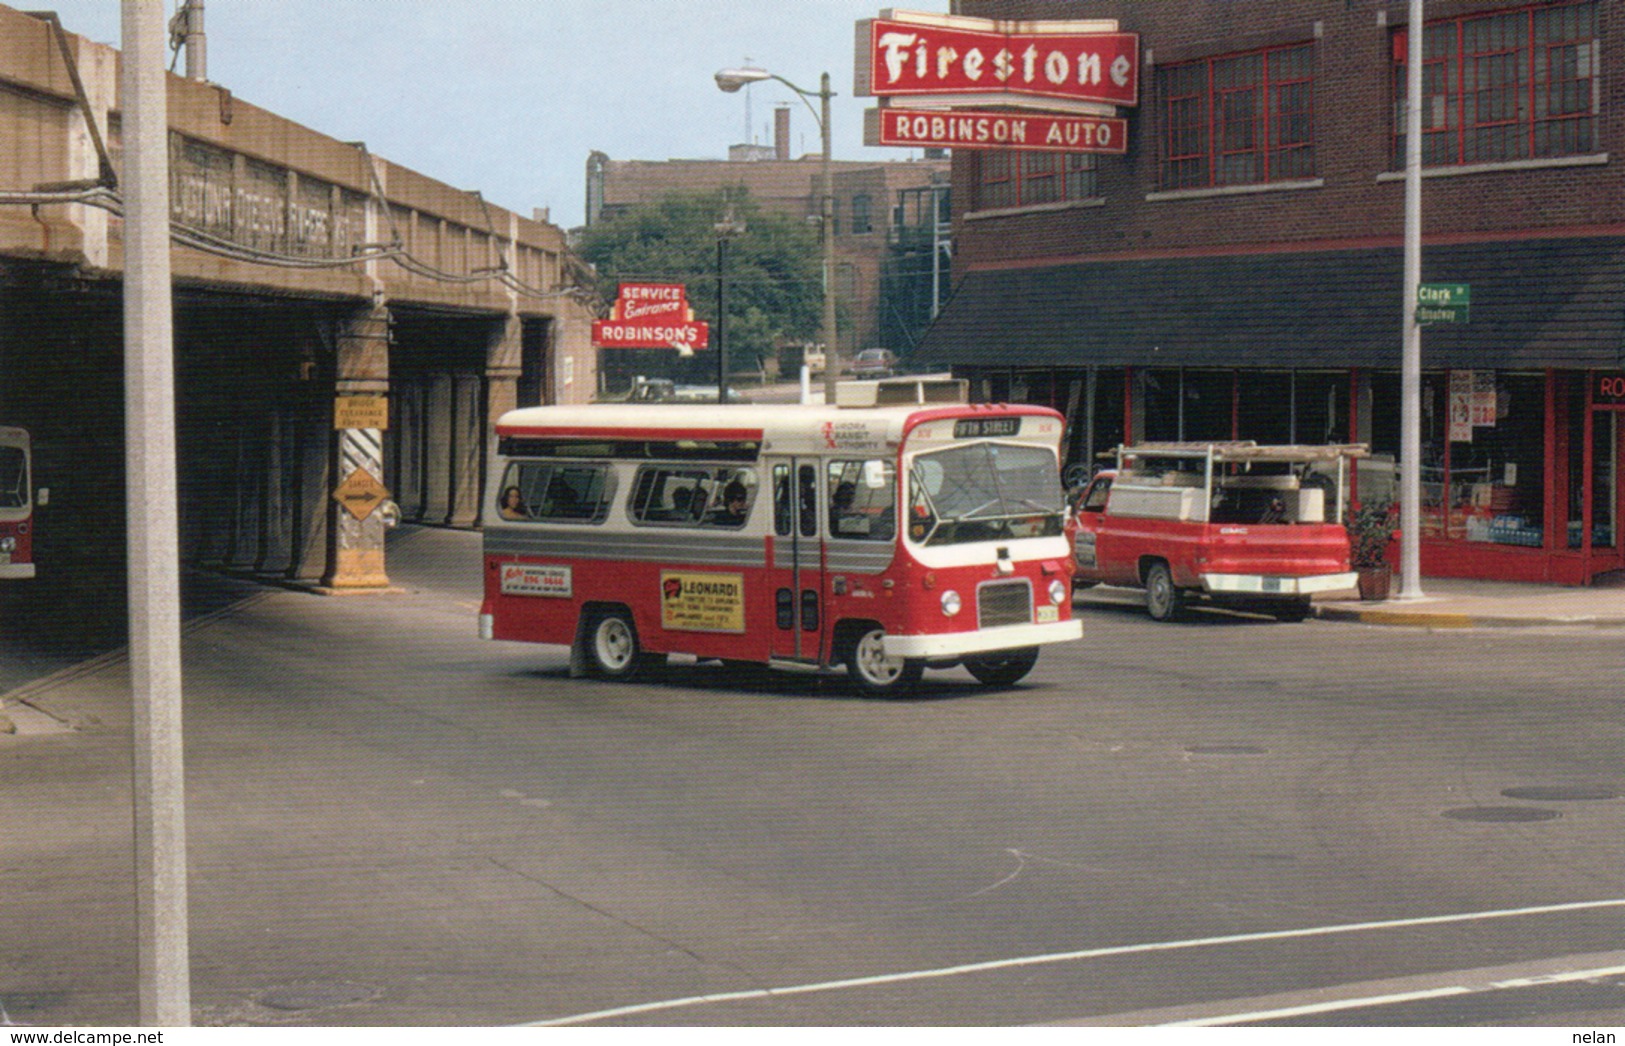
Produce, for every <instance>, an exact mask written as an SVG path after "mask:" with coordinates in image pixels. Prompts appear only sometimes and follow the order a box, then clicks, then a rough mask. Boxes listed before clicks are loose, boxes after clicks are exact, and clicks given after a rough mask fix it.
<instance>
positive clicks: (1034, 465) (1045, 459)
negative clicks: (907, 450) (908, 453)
mask: <svg viewBox="0 0 1625 1046" xmlns="http://www.w3.org/2000/svg"><path fill="white" fill-rule="evenodd" d="M908 496H909V528H908V529H909V537H910V538H912V539H913V540H914V541H916V542H918V543H920V544H924V545H960V544H967V543H969V542H974V541H997V540H1001V539H1006V538H1023V537H1047V536H1052V535H1055V534H1059V533H1061V521H1062V511H1063V502H1064V500H1065V498H1064V495H1063V493H1062V490H1061V479H1060V475H1059V473H1058V472H1057V469H1056V464H1055V454H1054V452H1053V451H1051V450H1048V449H1046V448H1043V447H1030V446H1023V445H1019V444H1011V443H971V444H967V445H964V446H958V447H951V448H949V449H947V450H939V451H932V452H929V453H925V454H920V455H919V456H917V457H916V458H915V459H914V462H913V465H912V466H911V467H910V469H909V495H908Z"/></svg>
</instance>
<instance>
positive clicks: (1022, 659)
mask: <svg viewBox="0 0 1625 1046" xmlns="http://www.w3.org/2000/svg"><path fill="white" fill-rule="evenodd" d="M1036 664H1038V648H1037V647H1035V646H1027V647H1021V648H1019V649H1016V650H999V651H996V652H994V653H991V654H982V655H980V656H978V657H967V658H966V659H965V669H966V670H967V671H968V672H970V674H971V675H973V676H975V677H976V681H977V682H978V683H986V684H987V685H988V686H1009V685H1010V684H1012V683H1016V682H1019V681H1021V680H1022V679H1023V678H1025V677H1026V675H1027V673H1028V672H1031V671H1032V670H1033V666H1034V665H1036Z"/></svg>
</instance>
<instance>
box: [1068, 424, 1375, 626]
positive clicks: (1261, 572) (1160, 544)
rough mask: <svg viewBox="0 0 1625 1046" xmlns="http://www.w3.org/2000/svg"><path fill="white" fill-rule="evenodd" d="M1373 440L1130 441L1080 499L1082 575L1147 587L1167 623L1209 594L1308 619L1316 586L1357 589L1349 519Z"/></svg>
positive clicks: (1074, 525)
mask: <svg viewBox="0 0 1625 1046" xmlns="http://www.w3.org/2000/svg"><path fill="white" fill-rule="evenodd" d="M1367 453H1368V450H1367V448H1366V447H1365V446H1364V445H1363V444H1334V445H1329V446H1312V445H1304V446H1259V445H1258V444H1256V443H1253V442H1250V441H1247V442H1231V443H1144V444H1140V445H1138V446H1133V447H1127V446H1125V447H1119V448H1118V450H1117V467H1116V468H1115V469H1108V470H1105V471H1103V472H1100V473H1098V474H1097V475H1096V476H1095V477H1094V478H1093V479H1092V480H1090V481H1089V483H1088V485H1087V486H1085V487H1084V488H1083V490H1082V491H1081V492H1080V493H1079V495H1078V496H1077V498H1076V499H1075V500H1074V501H1073V505H1072V513H1071V519H1070V520H1069V523H1068V527H1069V530H1070V532H1071V534H1072V541H1073V559H1074V562H1075V568H1074V573H1073V584H1074V585H1075V586H1080V587H1087V586H1089V585H1091V584H1108V585H1127V586H1132V587H1136V588H1143V589H1145V602H1146V609H1147V610H1149V611H1150V613H1151V616H1152V617H1153V618H1155V619H1157V620H1158V621H1166V620H1169V619H1170V618H1173V617H1175V616H1176V615H1177V614H1178V613H1179V611H1180V609H1181V607H1182V606H1183V604H1184V603H1185V601H1186V600H1187V599H1189V598H1192V597H1202V598H1206V599H1209V600H1211V601H1213V602H1218V603H1231V604H1238V605H1246V606H1249V607H1251V608H1254V609H1259V610H1263V611H1266V612H1268V613H1272V614H1274V615H1275V616H1276V617H1277V618H1280V619H1282V620H1288V621H1299V620H1302V619H1303V618H1304V617H1306V616H1307V615H1308V613H1309V600H1310V597H1311V596H1312V595H1313V594H1314V593H1316V592H1328V591H1335V590H1342V589H1350V588H1353V587H1354V585H1355V575H1354V573H1353V572H1352V571H1351V570H1350V568H1349V539H1348V532H1347V531H1346V530H1345V529H1344V527H1343V518H1344V513H1345V512H1346V507H1347V492H1348V486H1349V484H1348V478H1349V469H1350V463H1351V461H1352V460H1353V459H1355V458H1360V457H1364V456H1366V454H1367Z"/></svg>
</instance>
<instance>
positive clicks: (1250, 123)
mask: <svg viewBox="0 0 1625 1046" xmlns="http://www.w3.org/2000/svg"><path fill="white" fill-rule="evenodd" d="M1314 57H1315V49H1314V45H1313V44H1294V45H1291V46H1288V47H1273V48H1266V49H1264V50H1261V51H1249V52H1246V53H1244V54H1232V55H1225V56H1223V57H1218V58H1204V59H1200V60H1198V61H1194V62H1181V63H1178V64H1175V65H1168V66H1165V67H1163V68H1161V69H1159V70H1158V71H1157V78H1158V85H1159V88H1160V100H1161V104H1160V106H1159V108H1160V111H1161V117H1162V134H1161V146H1162V157H1161V184H1162V188H1163V189H1165V190H1172V189H1211V188H1220V187H1223V186H1227V185H1256V184H1258V183H1260V182H1279V181H1293V180H1297V179H1303V178H1313V177H1314V174H1315V106H1314Z"/></svg>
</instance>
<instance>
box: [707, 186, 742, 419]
mask: <svg viewBox="0 0 1625 1046" xmlns="http://www.w3.org/2000/svg"><path fill="white" fill-rule="evenodd" d="M728 210H729V211H730V213H729V215H728V216H727V217H726V218H724V219H722V221H720V222H717V223H716V224H715V225H713V226H712V229H714V230H715V231H716V234H717V403H718V404H723V403H727V402H728V343H727V340H726V336H727V325H728V302H727V296H726V288H727V286H728V275H727V273H728V241H729V240H731V239H733V238H734V237H735V236H738V235H739V234H740V233H742V232H744V231H745V223H744V222H739V221H735V220H734V217H733V214H732V213H731V212H732V210H733V208H731V207H730V208H728Z"/></svg>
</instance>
